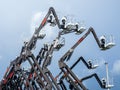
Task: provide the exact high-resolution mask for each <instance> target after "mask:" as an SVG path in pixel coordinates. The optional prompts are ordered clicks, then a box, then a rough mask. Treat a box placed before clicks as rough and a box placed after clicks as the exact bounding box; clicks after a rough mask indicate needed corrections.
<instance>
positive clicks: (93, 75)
mask: <svg viewBox="0 0 120 90" xmlns="http://www.w3.org/2000/svg"><path fill="white" fill-rule="evenodd" d="M92 77H95V79H96V80H97V82H98V83H99V85H100V87H101V88H106V87H105V85H103V83H102V82H101V80H100V78H99V77H98V75H97V74H96V73H94V74H92V75H89V76H86V77H84V78H82V79H81V80H80V81H81V82H83V81H84V80H87V79H89V78H92Z"/></svg>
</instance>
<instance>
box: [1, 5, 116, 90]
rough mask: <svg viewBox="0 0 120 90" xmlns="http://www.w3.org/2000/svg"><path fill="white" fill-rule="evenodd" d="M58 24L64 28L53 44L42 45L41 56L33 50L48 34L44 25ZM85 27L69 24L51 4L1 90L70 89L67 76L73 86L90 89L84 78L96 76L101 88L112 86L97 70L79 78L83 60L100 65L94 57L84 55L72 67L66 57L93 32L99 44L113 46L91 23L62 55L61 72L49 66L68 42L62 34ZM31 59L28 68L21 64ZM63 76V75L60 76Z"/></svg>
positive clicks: (72, 89) (90, 66) (73, 88)
mask: <svg viewBox="0 0 120 90" xmlns="http://www.w3.org/2000/svg"><path fill="white" fill-rule="evenodd" d="M46 24H50V26H52V27H54V26H56V25H57V26H58V28H59V29H60V31H59V32H58V36H57V37H56V38H55V40H53V42H52V43H51V44H44V47H43V48H41V49H40V51H39V53H38V55H37V56H35V55H34V53H33V50H34V49H35V47H36V43H37V40H39V39H44V37H45V36H46V35H45V34H41V33H40V31H41V29H42V28H43V27H44V26H45V25H46ZM84 31H85V28H84V27H80V26H79V25H78V24H74V23H72V24H70V23H68V24H66V18H65V17H64V18H62V20H61V23H60V21H59V19H58V17H57V14H56V12H55V10H54V8H53V7H50V9H49V11H48V13H47V14H46V16H45V17H44V19H43V20H42V22H41V24H40V26H39V27H38V28H37V29H36V30H35V32H34V34H33V36H32V38H31V39H30V40H29V42H25V43H24V46H23V47H22V49H21V53H20V55H19V56H18V57H17V58H16V59H15V60H13V61H12V62H11V63H10V66H9V67H8V68H7V71H6V73H5V75H4V77H3V79H2V80H1V82H0V90H67V88H68V87H66V85H65V83H64V80H66V81H67V83H68V84H69V89H70V90H87V89H88V88H86V86H85V85H84V84H83V83H82V82H83V81H84V80H86V79H89V78H91V77H95V78H96V80H97V81H98V83H99V84H100V86H101V88H104V89H108V88H111V87H112V86H110V85H109V87H108V84H107V82H106V81H105V80H100V78H99V77H98V75H97V74H96V73H94V74H92V75H89V76H87V77H83V78H81V79H79V78H78V77H77V76H76V74H75V73H73V71H72V69H73V68H74V67H75V66H76V65H77V64H78V63H79V62H80V61H82V62H83V63H84V64H85V65H86V67H87V68H88V69H95V68H97V67H98V65H94V64H93V63H92V61H88V62H87V61H86V60H85V59H84V58H83V57H82V56H81V57H80V58H79V59H78V60H77V61H76V62H75V63H74V64H73V65H72V66H71V67H69V66H68V65H67V64H66V63H65V62H64V61H66V62H67V61H68V60H70V58H71V56H72V54H73V52H74V50H75V48H76V47H77V46H78V45H79V44H80V43H81V42H82V41H83V40H84V39H85V38H86V37H87V36H88V35H89V34H90V33H92V34H93V36H94V38H95V40H96V42H97V44H98V46H99V48H100V49H101V50H107V49H110V48H111V47H113V46H114V45H115V44H114V43H113V42H110V43H107V44H106V41H105V38H104V37H101V39H98V37H97V35H96V33H95V31H94V29H93V28H92V27H90V28H89V29H88V31H87V32H86V33H85V34H84V35H83V36H82V37H80V38H79V40H78V41H77V42H76V43H75V44H74V45H73V46H72V47H71V48H70V49H69V50H68V51H67V52H66V53H65V54H64V55H63V56H62V57H61V58H60V59H59V61H58V63H59V68H60V70H61V72H60V73H59V74H58V75H57V76H56V77H55V76H53V75H52V72H51V71H50V70H49V68H48V66H49V65H51V60H52V56H53V52H54V51H56V50H57V51H59V49H61V48H62V47H63V46H64V45H65V38H62V37H61V36H62V35H64V34H69V33H73V32H75V33H76V34H81V33H83V32H84ZM26 61H28V63H29V64H30V69H29V70H26V69H23V68H21V64H23V63H24V62H26ZM58 77H59V78H58Z"/></svg>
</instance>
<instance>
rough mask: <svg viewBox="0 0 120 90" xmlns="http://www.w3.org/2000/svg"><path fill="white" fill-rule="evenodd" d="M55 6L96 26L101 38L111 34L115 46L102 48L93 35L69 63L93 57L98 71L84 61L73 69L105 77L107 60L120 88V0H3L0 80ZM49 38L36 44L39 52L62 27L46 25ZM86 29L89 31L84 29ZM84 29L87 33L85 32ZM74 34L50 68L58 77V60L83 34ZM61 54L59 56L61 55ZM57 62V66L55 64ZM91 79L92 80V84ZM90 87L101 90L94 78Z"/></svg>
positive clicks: (116, 89) (0, 3) (88, 83)
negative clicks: (81, 57) (108, 48)
mask: <svg viewBox="0 0 120 90" xmlns="http://www.w3.org/2000/svg"><path fill="white" fill-rule="evenodd" d="M51 6H52V7H54V8H55V10H56V12H57V14H58V17H59V18H61V17H62V16H67V17H68V20H69V21H72V22H76V21H77V22H79V23H84V25H85V26H86V29H88V28H89V27H93V28H94V30H95V32H96V33H97V35H98V37H100V36H101V35H105V36H106V37H107V38H108V39H109V37H110V36H111V35H112V36H113V37H114V42H115V43H116V46H115V47H113V48H112V49H110V50H107V51H101V50H100V49H99V48H98V46H97V44H96V42H95V40H94V38H93V36H92V35H91V34H90V35H89V36H88V37H87V38H86V39H85V40H84V41H83V42H82V43H81V44H80V45H79V46H78V47H77V48H76V49H75V51H74V53H73V56H72V58H71V59H70V61H69V62H67V64H68V66H71V65H72V63H74V62H75V60H77V59H78V58H79V57H80V56H83V57H84V58H85V59H86V60H88V59H92V60H94V61H95V62H97V63H98V64H99V67H98V68H97V69H96V70H92V71H91V70H88V69H87V68H86V67H85V66H84V65H83V63H82V62H80V63H79V64H78V66H76V67H75V69H74V70H73V71H74V72H75V73H76V75H77V76H78V77H80V78H82V77H84V76H87V75H90V74H92V73H97V74H98V75H99V76H100V78H101V79H102V78H103V77H106V72H105V65H104V62H108V66H109V76H110V81H111V82H113V84H114V87H113V88H111V90H119V89H120V55H119V53H120V35H119V34H120V1H119V0H34V1H33V0H20V1H17V0H0V62H1V63H0V80H1V79H2V77H3V75H4V73H5V71H6V69H7V67H8V66H9V64H10V62H11V61H12V60H14V59H15V58H16V57H17V56H19V53H20V50H21V47H22V45H23V42H24V40H29V39H30V37H31V36H32V33H33V32H34V29H35V27H38V26H39V24H40V23H41V20H42V18H43V17H44V15H45V14H46V13H47V11H48V9H49V7H51ZM44 30H45V31H44V32H45V33H46V34H47V38H46V39H45V40H44V41H43V40H42V41H39V42H38V44H37V46H38V47H37V49H36V50H37V51H36V52H35V53H37V52H38V51H39V49H40V47H42V43H44V42H50V40H53V39H54V38H55V37H56V36H57V32H58V31H59V29H58V28H57V27H55V28H51V27H50V26H48V25H47V26H46V27H45V28H44ZM85 32H87V30H86V31H85ZM85 32H84V33H85ZM84 33H83V34H81V35H75V34H74V33H71V34H68V35H64V36H63V37H65V41H66V42H65V46H64V47H63V48H61V50H60V51H59V52H55V53H54V56H53V60H52V63H51V65H50V66H49V69H50V70H51V72H53V75H54V76H55V75H56V74H57V73H58V72H59V69H58V60H59V58H60V57H62V55H63V54H64V53H65V52H66V51H67V50H68V49H69V48H70V47H71V46H72V45H74V43H75V42H76V41H77V40H78V39H79V38H80V37H81V36H82V35H84ZM58 57H59V58H58ZM55 65H56V66H55ZM91 82H92V83H91ZM84 84H85V85H86V86H87V88H89V90H93V89H94V90H102V89H101V88H100V86H99V85H98V83H97V81H96V80H95V78H91V79H90V80H87V81H85V82H84Z"/></svg>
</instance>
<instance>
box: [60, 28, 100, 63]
mask: <svg viewBox="0 0 120 90" xmlns="http://www.w3.org/2000/svg"><path fill="white" fill-rule="evenodd" d="M90 32H91V33H92V34H93V36H94V38H95V40H96V42H97V44H98V46H99V48H101V44H100V41H99V39H98V37H97V35H96V33H95V31H94V29H93V28H92V27H90V28H89V30H88V31H87V32H86V33H85V34H84V35H83V36H82V37H81V38H80V39H79V40H78V41H77V42H76V43H75V44H74V45H73V46H72V47H71V48H70V49H69V50H68V51H67V52H66V53H65V54H64V55H63V56H62V57H61V58H60V60H59V61H60V62H63V61H65V60H66V59H67V60H69V59H70V57H71V54H72V53H73V51H74V49H75V48H76V47H77V46H78V45H79V44H80V43H81V42H82V41H83V40H84V39H85V38H86V37H87V36H88V35H89V34H90Z"/></svg>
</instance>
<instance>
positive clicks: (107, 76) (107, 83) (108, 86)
mask: <svg viewBox="0 0 120 90" xmlns="http://www.w3.org/2000/svg"><path fill="white" fill-rule="evenodd" d="M105 65H106V88H107V90H110V88H111V87H113V86H114V85H112V84H111V85H110V82H109V73H108V63H107V62H105Z"/></svg>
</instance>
